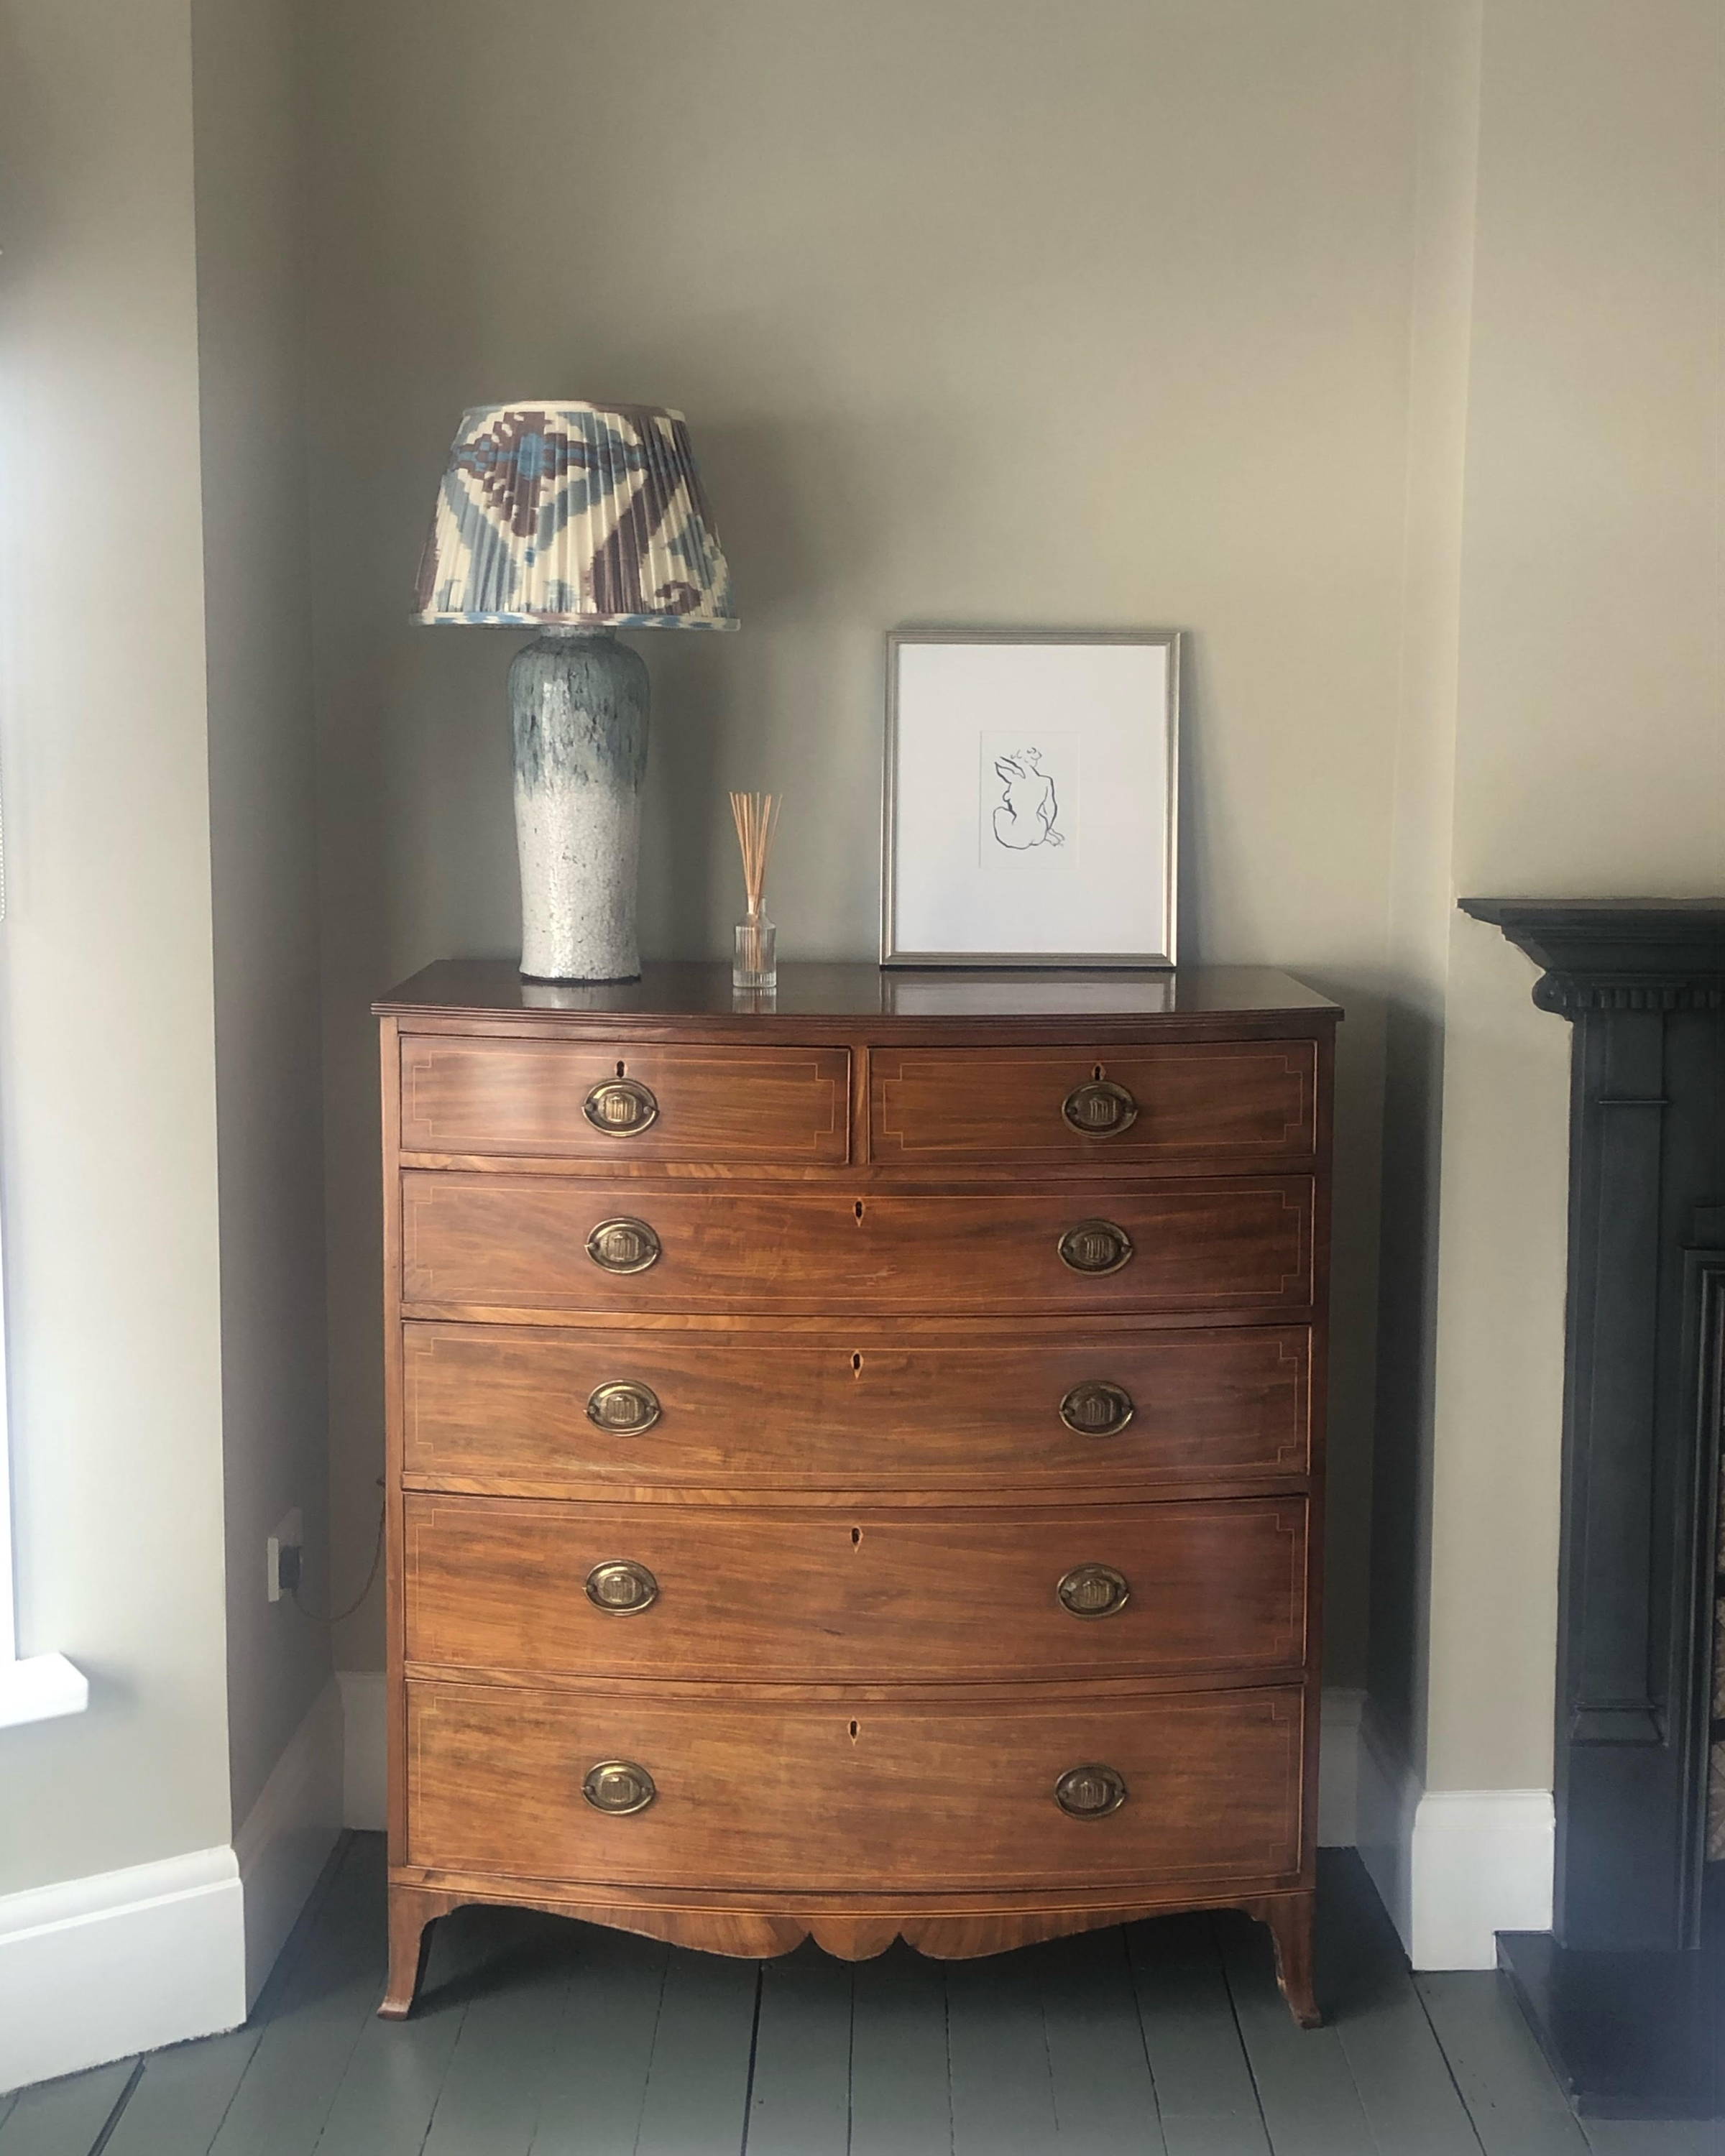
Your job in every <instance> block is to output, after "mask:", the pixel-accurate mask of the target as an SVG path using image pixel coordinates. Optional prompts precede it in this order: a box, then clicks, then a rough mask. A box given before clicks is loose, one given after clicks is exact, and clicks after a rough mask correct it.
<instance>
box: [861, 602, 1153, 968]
mask: <svg viewBox="0 0 1725 2156" xmlns="http://www.w3.org/2000/svg"><path fill="white" fill-rule="evenodd" d="M1181 637H1182V631H1180V630H1179V629H1099V630H1073V629H892V630H890V631H889V632H888V634H887V638H886V754H885V757H884V767H883V772H882V779H881V813H880V963H881V965H882V966H883V967H887V966H903V967H911V966H918V967H941V966H944V967H1010V968H1020V969H1034V968H1042V967H1053V966H1077V967H1089V968H1140V969H1163V970H1171V969H1172V968H1173V966H1174V964H1175V962H1176V952H1177V947H1178V896H1179V854H1178V847H1179V768H1180V646H1181ZM921 644H976V645H1003V644H1016V645H1036V646H1046V645H1063V644H1065V645H1098V644H1102V645H1106V644H1133V645H1147V646H1153V647H1158V648H1160V649H1163V651H1165V652H1166V654H1167V659H1166V662H1165V666H1164V669H1163V684H1164V687H1163V699H1164V708H1163V711H1162V712H1161V714H1160V718H1161V723H1162V726H1163V732H1164V736H1165V739H1166V743H1167V753H1166V757H1165V760H1164V761H1163V764H1162V766H1161V767H1160V777H1161V782H1162V793H1163V799H1162V803H1161V804H1160V816H1161V825H1162V848H1161V858H1162V875H1161V879H1160V890H1159V893H1158V909H1157V910H1158V918H1159V923H1160V933H1159V934H1158V936H1157V937H1155V938H1154V941H1155V942H1156V943H1157V944H1158V946H1159V947H1158V948H1156V949H1153V950H1145V951H1134V952H1117V951H1108V952H1096V951H1085V950H1073V951H1061V952H1050V951H1032V952H1026V951H990V950H974V951H953V950H923V949H920V948H916V947H912V946H911V945H909V944H907V943H906V942H905V941H904V940H903V938H902V936H901V930H900V925H899V917H898V916H899V911H900V908H899V904H898V867H899V852H900V847H901V843H902V835H901V828H900V827H901V816H900V814H899V807H898V779H899V749H900V740H901V708H900V676H901V654H903V652H904V651H905V650H906V648H908V647H910V646H912V645H921ZM1146 716H1147V722H1151V723H1153V722H1154V719H1155V716H1157V715H1155V714H1153V713H1147V715H1146Z"/></svg>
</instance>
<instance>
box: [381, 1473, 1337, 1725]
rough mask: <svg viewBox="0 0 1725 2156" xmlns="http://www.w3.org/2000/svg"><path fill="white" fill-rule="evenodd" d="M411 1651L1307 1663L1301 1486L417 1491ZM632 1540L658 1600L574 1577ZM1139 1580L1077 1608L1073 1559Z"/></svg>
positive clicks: (657, 1660)
mask: <svg viewBox="0 0 1725 2156" xmlns="http://www.w3.org/2000/svg"><path fill="white" fill-rule="evenodd" d="M406 1537H407V1543H406V1549H407V1557H406V1576H407V1591H408V1631H407V1648H406V1651H407V1655H408V1660H409V1661H411V1662H413V1663H414V1664H416V1665H419V1666H424V1665H428V1664H429V1665H436V1666H442V1667H447V1668H451V1669H455V1668H462V1667H467V1668H476V1669H511V1670H515V1671H521V1672H522V1673H524V1674H530V1675H536V1676H552V1675H561V1676H582V1675H591V1676H616V1677H628V1676H642V1677H651V1676H659V1677H671V1676H706V1677H715V1678H727V1679H729V1678H737V1679H748V1680H753V1681H768V1680H772V1681H780V1682H796V1681H802V1682H808V1683H822V1682H826V1681H831V1680H836V1679H840V1678H874V1679H877V1680H887V1679H897V1678H901V1677H902V1678H912V1677H922V1678H932V1679H940V1678H943V1677H951V1678H957V1677H961V1676H962V1677H963V1678H964V1679H966V1680H967V1681H983V1680H987V1679H990V1678H1012V1677H1016V1676H1021V1675H1026V1674H1031V1673H1034V1675H1035V1676H1036V1677H1038V1678H1039V1679H1040V1680H1043V1681H1047V1680H1049V1679H1051V1678H1056V1677H1066V1676H1071V1677H1075V1678H1083V1677H1093V1676H1148V1675H1154V1674H1186V1675H1189V1674H1192V1673H1194V1672H1197V1671H1209V1672H1215V1673H1220V1672H1224V1671H1227V1672H1251V1671H1259V1672H1262V1671H1286V1670H1288V1669H1295V1670H1297V1669H1298V1667H1299V1666H1300V1665H1301V1661H1302V1660H1303V1656H1304V1651H1305V1636H1304V1613H1305V1593H1304V1589H1305V1558H1306V1507H1305V1501H1304V1500H1303V1499H1301V1498H1297V1497H1281V1498H1263V1499H1260V1498H1240V1499H1230V1500H1224V1501H1219V1502H1209V1503H1195V1504H1194V1503H1177V1502H1174V1503H1167V1504H1160V1505H1116V1506H1098V1507H1065V1508H1059V1509H1056V1508H1054V1507H1048V1508H1044V1509H1037V1510H1024V1511H1010V1512H1009V1511H1004V1510H995V1511H992V1512H958V1511H926V1512H904V1511H882V1510H866V1511H865V1510H863V1509H860V1508H859V1509H858V1510H857V1511H855V1512H819V1513H809V1512H802V1511H790V1510H787V1511H783V1512H749V1511H744V1510H737V1509H725V1510H722V1511H721V1510H717V1509H715V1508H711V1507H686V1508H685V1507H680V1506H671V1505H655V1506H639V1507H619V1506H615V1505H579V1504H568V1505H549V1504H540V1503H533V1502H528V1501H520V1500H514V1499H510V1498H486V1497H434V1496H419V1495H417V1494H416V1495H411V1496H408V1500H407V1517H406ZM622 1558H626V1559H628V1560H629V1561H631V1562H633V1563H637V1564H640V1565H644V1566H645V1567H646V1568H647V1569H648V1570H649V1572H650V1573H652V1574H653V1576H654V1578H655V1580H656V1582H657V1584H658V1589H659V1594H658V1599H657V1600H656V1601H655V1603H654V1604H652V1605H651V1607H650V1608H648V1609H642V1610H639V1611H632V1612H630V1613H629V1614H619V1613H618V1612H616V1611H614V1610H609V1609H599V1608H597V1607H595V1605H594V1604H593V1603H592V1602H590V1601H589V1600H588V1598H587V1596H586V1594H584V1593H583V1587H582V1583H583V1581H584V1579H585V1578H586V1577H587V1575H588V1572H589V1571H590V1570H591V1569H592V1568H593V1567H595V1566H597V1565H599V1564H603V1563H609V1562H612V1561H614V1560H617V1559H622ZM1087 1563H1099V1564H1105V1565H1109V1566H1111V1567H1113V1568H1115V1569H1116V1570H1117V1571H1118V1572H1120V1573H1122V1574H1123V1575H1124V1576H1125V1578H1126V1579H1127V1582H1128V1583H1129V1586H1130V1599H1129V1600H1128V1601H1127V1603H1126V1604H1125V1606H1124V1607H1123V1608H1122V1609H1118V1610H1117V1611H1115V1612H1113V1613H1112V1614H1108V1615H1105V1616H1099V1617H1081V1616H1075V1615H1073V1614H1071V1612H1070V1610H1068V1609H1065V1608H1064V1607H1062V1605H1061V1604H1060V1600H1059V1599H1058V1597H1057V1595H1056V1594H1055V1588H1056V1585H1057V1584H1058V1583H1059V1581H1060V1578H1061V1577H1062V1576H1063V1575H1064V1574H1065V1573H1066V1572H1067V1571H1068V1570H1069V1569H1070V1568H1074V1567H1076V1566H1080V1565H1083V1564H1087Z"/></svg>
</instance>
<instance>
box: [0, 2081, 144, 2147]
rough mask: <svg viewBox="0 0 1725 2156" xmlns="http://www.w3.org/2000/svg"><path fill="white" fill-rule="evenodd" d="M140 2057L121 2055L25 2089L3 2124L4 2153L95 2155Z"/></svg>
mask: <svg viewBox="0 0 1725 2156" xmlns="http://www.w3.org/2000/svg"><path fill="white" fill-rule="evenodd" d="M136 2063H137V2062H136V2060H134V2059H118V2060H116V2061H115V2063H114V2064H113V2065H112V2066H94V2067H92V2068H91V2069H90V2072H88V2073H87V2074H68V2075H67V2076H66V2077H65V2078H64V2080H63V2081H57V2082H39V2084H38V2085H37V2087H34V2088H27V2089H20V2090H19V2091H18V2094H17V2096H16V2097H15V2098H14V2099H13V2104H12V2108H11V2110H10V2111H9V2112H8V2113H7V2115H6V2117H5V2122H4V2123H3V2124H0V2156H90V2150H91V2149H92V2148H94V2147H95V2142H96V2137H97V2136H98V2135H99V2134H100V2132H101V2130H102V2128H104V2127H105V2125H106V2124H107V2123H108V2121H109V2119H110V2117H112V2116H113V2113H114V2107H115V2105H116V2103H118V2102H119V2101H120V2099H121V2097H122V2096H124V2095H125V2093H126V2083H127V2082H129V2081H130V2080H131V2075H132V2068H133V2067H134V2066H136Z"/></svg>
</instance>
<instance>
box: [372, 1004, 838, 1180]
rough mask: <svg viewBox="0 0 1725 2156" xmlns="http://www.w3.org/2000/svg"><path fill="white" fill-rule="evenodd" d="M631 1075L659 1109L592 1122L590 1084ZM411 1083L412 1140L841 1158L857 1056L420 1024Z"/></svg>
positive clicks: (422, 1147) (731, 1158)
mask: <svg viewBox="0 0 1725 2156" xmlns="http://www.w3.org/2000/svg"><path fill="white" fill-rule="evenodd" d="M624 1077H627V1078H629V1079H632V1080H634V1081H635V1082H636V1083H637V1084H639V1085H642V1086H646V1087H647V1088H648V1090H649V1091H650V1092H651V1093H652V1095H653V1096H654V1098H655V1101H656V1102H657V1104H658V1111H659V1112H658V1115H657V1117H656V1119H655V1121H654V1122H651V1123H649V1125H648V1127H646V1129H644V1130H642V1131H637V1132H632V1133H630V1134H629V1135H626V1136H612V1135H611V1134H609V1133H608V1132H604V1131H600V1130H595V1129H594V1127H593V1125H592V1124H591V1123H590V1122H588V1120H587V1117H586V1116H584V1115H583V1112H582V1104H583V1101H585V1099H586V1097H587V1096H588V1092H589V1091H590V1090H591V1089H592V1088H593V1086H598V1085H602V1084H603V1083H604V1081H606V1080H608V1079H611V1078H624ZM401 1087H402V1095H401V1100H402V1105H401V1144H402V1149H403V1152H452V1153H461V1152H470V1153H505V1154H513V1153H524V1154H544V1155H547V1156H548V1157H556V1156H558V1155H562V1156H567V1157H571V1158H577V1159H583V1160H598V1161H610V1162H616V1163H621V1162H624V1161H629V1162H634V1161H701V1160H711V1161H716V1162H720V1163H736V1162H744V1163H747V1162H760V1161H777V1162H790V1163H814V1164H819V1165H821V1166H825V1167H833V1166H836V1165H839V1164H840V1163H843V1162H844V1161H845V1158H847V1156H848V1154H849V1152H850V1058H849V1056H848V1055H846V1054H845V1050H843V1049H838V1048H811V1049H797V1048H776V1047H775V1048H739V1047H730V1046H718V1045H715V1046H712V1047H701V1046H694V1045H691V1046H686V1047H674V1046H666V1045H662V1044H659V1043H654V1042H646V1041H642V1042H629V1041H621V1040H619V1041H604V1042H598V1041H580V1040H571V1041H531V1040H528V1041H512V1040H484V1039H465V1038H462V1037H460V1036H459V1035H458V1036H455V1037H454V1038H448V1039H444V1038H439V1036H437V1035H424V1034H419V1035H413V1036H409V1037H408V1039H406V1040H405V1041H404V1043H403V1050H402V1059H401Z"/></svg>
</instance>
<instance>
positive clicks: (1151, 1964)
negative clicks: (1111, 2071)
mask: <svg viewBox="0 0 1725 2156" xmlns="http://www.w3.org/2000/svg"><path fill="white" fill-rule="evenodd" d="M1126 1938H1127V1953H1128V1955H1129V1956H1130V1958H1131V1962H1132V1982H1133V1987H1134V1989H1135V1991H1136V1993H1137V2002H1138V2019H1139V2023H1140V2025H1141V2027H1142V2030H1143V2038H1144V2051H1145V2054H1146V2056H1147V2058H1148V2059H1149V2061H1150V2073H1151V2078H1152V2079H1153V2082H1154V2083H1155V2085H1156V2102H1157V2107H1158V2112H1159V2113H1160V2115H1161V2119H1162V2131H1163V2138H1164V2139H1165V2140H1166V2142H1167V2143H1168V2156H1268V2152H1269V2148H1270V2141H1269V2137H1268V2136H1267V2135H1266V2133H1265V2131H1264V2118H1263V2114H1262V2112H1260V2109H1259V2107H1258V2092H1257V2089H1256V2087H1255V2084H1254V2082H1253V2080H1252V2075H1251V2069H1250V2066H1248V2065H1247V2063H1246V2056H1245V2046H1244V2045H1243V2044H1242V2043H1241V2041H1240V2030H1239V2026H1238V2025H1237V2024H1236V2022H1235V2018H1234V2004H1233V2001H1232V1999H1230V1996H1229V1992H1228V1985H1227V1981H1226V1979H1225V1978H1224V1975H1223V1973H1222V1964H1221V1962H1220V1959H1219V1957H1218V1954H1217V1952H1216V1943H1215V1933H1214V1926H1213V1924H1212V1922H1211V1921H1210V1919H1209V1917H1207V1916H1202V1915H1199V1916H1190V1917H1155V1918H1153V1919H1150V1920H1148V1921H1147V1922H1142V1923H1137V1924H1129V1925H1128V1926H1127V1933H1126Z"/></svg>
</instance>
